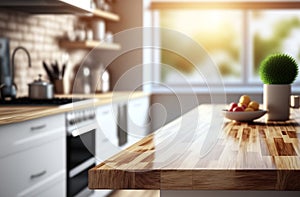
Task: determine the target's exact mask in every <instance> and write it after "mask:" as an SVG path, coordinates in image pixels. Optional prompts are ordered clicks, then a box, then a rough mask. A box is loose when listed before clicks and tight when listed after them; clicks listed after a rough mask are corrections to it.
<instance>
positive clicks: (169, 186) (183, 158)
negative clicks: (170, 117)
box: [89, 105, 300, 190]
mask: <svg viewBox="0 0 300 197" xmlns="http://www.w3.org/2000/svg"><path fill="white" fill-rule="evenodd" d="M222 109H224V106H216V105H214V106H212V105H201V106H199V107H197V108H195V109H194V110H192V111H190V112H188V113H187V114H185V115H183V116H181V117H179V118H178V119H176V120H174V121H173V122H171V123H169V124H167V125H165V126H164V127H162V128H161V129H159V130H157V131H156V132H154V133H152V134H150V135H149V136H147V137H145V138H143V139H142V140H141V141H139V142H137V143H136V144H134V145H132V146H131V147H129V148H128V149H126V150H124V151H122V152H120V153H118V154H117V155H115V156H113V157H111V158H109V159H108V160H106V161H105V162H103V163H100V164H99V165H97V166H96V167H94V168H92V169H90V171H89V188H90V189H160V190H300V182H299V177H300V158H299V155H300V145H299V138H300V110H299V109H295V110H293V109H291V117H292V118H291V120H289V121H286V122H266V121H265V118H264V117H262V118H260V119H258V120H256V121H254V122H252V123H237V122H233V121H228V120H227V119H224V118H223V116H222V113H221V110H222Z"/></svg>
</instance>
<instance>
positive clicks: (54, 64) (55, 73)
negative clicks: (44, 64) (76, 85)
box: [51, 61, 59, 79]
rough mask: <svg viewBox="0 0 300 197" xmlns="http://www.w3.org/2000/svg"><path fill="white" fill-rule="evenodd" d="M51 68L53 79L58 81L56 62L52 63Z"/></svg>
mask: <svg viewBox="0 0 300 197" xmlns="http://www.w3.org/2000/svg"><path fill="white" fill-rule="evenodd" d="M51 66H52V69H53V75H54V79H58V78H59V68H58V63H57V61H55V63H52V64H51Z"/></svg>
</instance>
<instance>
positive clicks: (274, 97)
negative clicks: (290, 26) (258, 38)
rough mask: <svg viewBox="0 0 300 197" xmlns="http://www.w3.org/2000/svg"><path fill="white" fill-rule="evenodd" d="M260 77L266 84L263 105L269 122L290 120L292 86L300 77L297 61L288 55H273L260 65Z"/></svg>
mask: <svg viewBox="0 0 300 197" xmlns="http://www.w3.org/2000/svg"><path fill="white" fill-rule="evenodd" d="M259 75H260V78H261V80H262V82H263V83H264V96H263V103H264V109H266V110H267V111H268V115H267V119H268V120H280V121H284V120H288V119H289V115H290V95H291V84H292V83H293V82H294V81H295V79H296V77H297V75H298V65H297V63H296V60H295V59H294V58H293V57H291V56H290V55H287V54H273V55H270V56H268V57H266V58H265V59H264V60H263V61H262V62H261V64H260V67H259Z"/></svg>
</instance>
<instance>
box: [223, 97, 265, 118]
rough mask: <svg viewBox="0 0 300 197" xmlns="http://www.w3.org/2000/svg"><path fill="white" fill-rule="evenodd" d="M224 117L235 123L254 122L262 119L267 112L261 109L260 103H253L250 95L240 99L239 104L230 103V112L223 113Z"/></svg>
mask: <svg viewBox="0 0 300 197" xmlns="http://www.w3.org/2000/svg"><path fill="white" fill-rule="evenodd" d="M223 113H224V116H225V117H226V118H228V119H230V120H235V121H242V122H243V121H253V120H255V119H257V118H260V117H261V116H263V115H264V114H266V111H264V110H260V109H259V103H258V102H256V101H252V100H251V98H250V97H249V96H248V95H243V96H241V97H240V99H239V102H238V103H235V102H233V103H230V105H229V108H228V110H224V111H223Z"/></svg>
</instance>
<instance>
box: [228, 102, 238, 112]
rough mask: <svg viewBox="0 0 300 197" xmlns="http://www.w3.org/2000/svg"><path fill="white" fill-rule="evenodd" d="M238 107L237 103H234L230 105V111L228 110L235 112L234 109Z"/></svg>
mask: <svg viewBox="0 0 300 197" xmlns="http://www.w3.org/2000/svg"><path fill="white" fill-rule="evenodd" d="M237 106H238V104H237V103H234V102H232V103H230V105H229V110H228V111H233V108H235V107H237Z"/></svg>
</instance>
